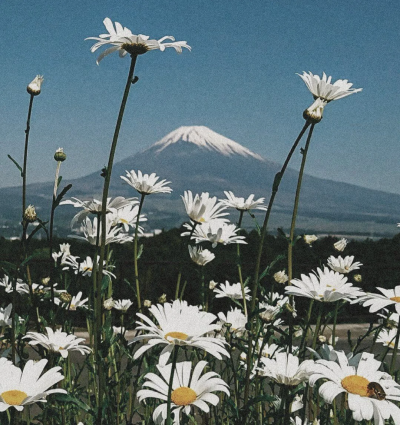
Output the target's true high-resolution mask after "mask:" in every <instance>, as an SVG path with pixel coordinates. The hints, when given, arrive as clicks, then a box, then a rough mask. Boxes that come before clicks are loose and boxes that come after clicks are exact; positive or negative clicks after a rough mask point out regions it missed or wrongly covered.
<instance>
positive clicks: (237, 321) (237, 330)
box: [218, 308, 247, 337]
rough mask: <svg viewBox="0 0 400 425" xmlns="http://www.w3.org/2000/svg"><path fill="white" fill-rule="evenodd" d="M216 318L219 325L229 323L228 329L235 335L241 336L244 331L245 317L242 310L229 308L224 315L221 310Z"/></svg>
mask: <svg viewBox="0 0 400 425" xmlns="http://www.w3.org/2000/svg"><path fill="white" fill-rule="evenodd" d="M218 318H219V322H218V324H219V326H220V327H222V326H224V325H225V326H228V325H229V331H230V332H232V333H233V334H234V335H236V336H237V337H240V336H242V335H243V334H244V333H245V332H246V323H247V317H246V316H245V315H244V314H243V313H242V310H240V309H238V308H235V309H232V308H231V309H230V311H228V312H227V313H226V315H225V314H224V313H222V312H220V313H218Z"/></svg>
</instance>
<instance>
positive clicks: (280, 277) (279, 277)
mask: <svg viewBox="0 0 400 425" xmlns="http://www.w3.org/2000/svg"><path fill="white" fill-rule="evenodd" d="M274 280H275V282H277V283H286V282H287V281H288V280H289V277H288V275H287V274H286V273H285V270H281V271H279V272H276V273H275V274H274Z"/></svg>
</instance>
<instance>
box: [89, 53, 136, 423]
mask: <svg viewBox="0 0 400 425" xmlns="http://www.w3.org/2000/svg"><path fill="white" fill-rule="evenodd" d="M136 59H137V55H131V64H130V68H129V73H128V78H127V81H126V85H125V91H124V95H123V98H122V102H121V107H120V110H119V114H118V118H117V123H116V126H115V131H114V137H113V141H112V144H111V149H110V155H109V159H108V165H107V168H106V171H105V177H104V186H103V198H102V209H101V229H102V230H101V236H100V237H101V241H100V259H99V270H98V278H97V282H96V283H97V288H96V300H95V316H96V325H95V333H96V334H97V336H98V337H97V344H95V345H96V346H95V350H96V355H97V357H98V358H100V345H99V344H100V340H101V283H102V275H103V262H104V255H105V245H106V236H107V235H106V232H107V216H106V214H107V198H108V190H109V188H110V182H111V173H112V167H113V163H114V156H115V151H116V149H117V143H118V136H119V131H120V128H121V124H122V118H123V116H124V111H125V106H126V102H127V100H128V95H129V90H130V88H131V85H132V82H133V80H132V77H133V72H134V70H135V65H136ZM99 224H100V223H98V225H99ZM102 383H103V379H102V377H101V376H99V398H98V403H99V405H98V416H97V424H98V425H101V423H102V409H101V406H102V404H103V393H104V388H103V385H102Z"/></svg>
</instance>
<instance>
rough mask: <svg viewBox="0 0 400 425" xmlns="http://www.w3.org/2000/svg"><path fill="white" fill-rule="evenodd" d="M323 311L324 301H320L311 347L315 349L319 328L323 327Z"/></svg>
mask: <svg viewBox="0 0 400 425" xmlns="http://www.w3.org/2000/svg"><path fill="white" fill-rule="evenodd" d="M323 311H324V303H323V302H320V303H319V306H318V316H317V322H316V324H315V329H314V337H313V340H312V344H311V348H312V349H313V350H315V347H316V346H317V339H318V335H319V330H320V328H321V319H322V314H323Z"/></svg>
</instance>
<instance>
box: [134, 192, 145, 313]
mask: <svg viewBox="0 0 400 425" xmlns="http://www.w3.org/2000/svg"><path fill="white" fill-rule="evenodd" d="M145 196H146V194H145V193H142V196H141V198H140V204H139V209H138V213H137V217H136V228H135V240H134V242H133V257H134V263H135V283H136V299H137V305H138V311H141V310H142V303H141V300H140V282H139V268H138V258H137V257H138V239H139V218H140V213H141V211H142V207H143V202H144V197H145Z"/></svg>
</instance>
